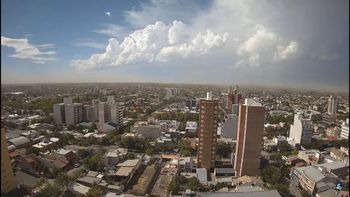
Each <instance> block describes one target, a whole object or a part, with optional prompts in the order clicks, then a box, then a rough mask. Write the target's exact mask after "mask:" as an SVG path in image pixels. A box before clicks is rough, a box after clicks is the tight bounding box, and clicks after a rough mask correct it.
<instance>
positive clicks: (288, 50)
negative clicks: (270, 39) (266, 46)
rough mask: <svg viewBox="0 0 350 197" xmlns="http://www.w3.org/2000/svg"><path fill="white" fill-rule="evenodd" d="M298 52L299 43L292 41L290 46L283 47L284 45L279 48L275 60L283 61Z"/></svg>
mask: <svg viewBox="0 0 350 197" xmlns="http://www.w3.org/2000/svg"><path fill="white" fill-rule="evenodd" d="M297 50H298V43H297V42H295V41H291V42H290V43H289V45H288V46H286V47H283V46H282V45H278V46H277V51H276V53H275V55H274V60H283V59H286V58H287V57H289V56H290V55H292V54H294V53H296V52H297Z"/></svg>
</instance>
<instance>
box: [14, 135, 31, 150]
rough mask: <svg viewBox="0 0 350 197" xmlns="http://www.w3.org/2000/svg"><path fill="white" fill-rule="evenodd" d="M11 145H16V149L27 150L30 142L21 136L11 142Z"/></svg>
mask: <svg viewBox="0 0 350 197" xmlns="http://www.w3.org/2000/svg"><path fill="white" fill-rule="evenodd" d="M9 143H10V144H11V145H14V146H15V147H16V148H26V147H28V146H30V140H29V139H28V138H26V137H23V136H19V137H16V138H13V139H10V140H9Z"/></svg>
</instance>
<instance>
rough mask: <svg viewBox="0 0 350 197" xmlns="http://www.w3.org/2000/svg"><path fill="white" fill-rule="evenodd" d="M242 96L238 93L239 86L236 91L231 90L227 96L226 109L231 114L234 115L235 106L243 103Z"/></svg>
mask: <svg viewBox="0 0 350 197" xmlns="http://www.w3.org/2000/svg"><path fill="white" fill-rule="evenodd" d="M241 100H242V95H241V94H239V93H238V85H236V86H235V88H234V90H233V91H232V89H231V88H230V89H229V91H228V94H227V99H226V100H225V101H226V109H227V110H228V111H229V113H232V110H233V105H234V104H239V103H241Z"/></svg>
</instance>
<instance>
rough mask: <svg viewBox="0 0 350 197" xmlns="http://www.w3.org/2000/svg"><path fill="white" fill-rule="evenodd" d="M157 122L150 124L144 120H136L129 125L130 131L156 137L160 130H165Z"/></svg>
mask: <svg viewBox="0 0 350 197" xmlns="http://www.w3.org/2000/svg"><path fill="white" fill-rule="evenodd" d="M162 128H163V127H162V126H161V125H159V124H150V123H148V122H146V121H138V122H135V124H134V125H133V126H131V128H130V131H131V132H133V133H137V134H140V135H142V136H143V137H145V138H147V137H150V138H157V137H159V136H160V134H161V132H162V131H165V129H164V128H163V129H162Z"/></svg>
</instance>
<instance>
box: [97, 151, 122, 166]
mask: <svg viewBox="0 0 350 197" xmlns="http://www.w3.org/2000/svg"><path fill="white" fill-rule="evenodd" d="M127 154H128V149H125V148H118V149H115V150H111V151H108V152H106V154H105V155H104V157H103V158H104V161H105V165H106V166H114V167H115V165H116V164H117V163H119V162H121V161H122V160H124V159H125V158H126V156H127Z"/></svg>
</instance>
